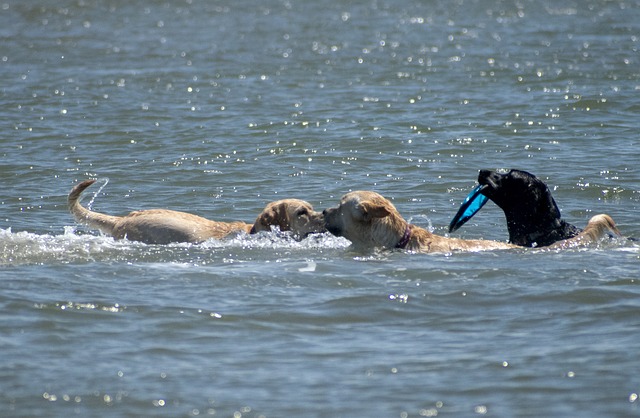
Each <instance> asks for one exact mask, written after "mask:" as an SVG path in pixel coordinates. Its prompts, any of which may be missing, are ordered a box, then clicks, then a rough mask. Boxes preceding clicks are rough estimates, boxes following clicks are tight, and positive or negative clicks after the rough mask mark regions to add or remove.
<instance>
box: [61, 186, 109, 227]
mask: <svg viewBox="0 0 640 418" xmlns="http://www.w3.org/2000/svg"><path fill="white" fill-rule="evenodd" d="M95 182H96V181H95V180H85V181H83V182H81V183H78V184H77V185H76V186H75V187H74V188H73V189H71V192H69V198H68V199H67V203H68V205H69V212H71V214H72V215H73V217H74V218H75V220H76V222H78V223H82V224H85V225H88V226H89V227H91V228H94V229H98V230H100V231H102V232H103V233H105V234H109V235H113V228H114V226H115V224H116V222H118V220H119V219H120V218H119V217H117V216H111V215H105V214H103V213H98V212H93V211H90V210H89V209H87V208H85V207H84V206H82V205H81V204H80V195H81V194H82V192H83V191H84V190H85V189H86V188H87V187H89V186H91V185H92V184H93V183H95Z"/></svg>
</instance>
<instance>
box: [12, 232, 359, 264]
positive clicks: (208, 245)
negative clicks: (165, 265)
mask: <svg viewBox="0 0 640 418" xmlns="http://www.w3.org/2000/svg"><path fill="white" fill-rule="evenodd" d="M349 245H350V243H349V241H347V240H345V239H343V238H338V237H334V236H332V235H330V234H328V233H327V234H318V235H311V236H309V237H308V238H306V239H304V240H302V241H296V240H295V239H294V238H293V237H292V236H291V235H290V234H288V233H284V232H280V231H272V232H268V233H259V234H255V235H247V234H240V235H238V236H236V237H233V238H229V239H225V240H214V239H211V240H208V241H205V242H203V243H200V244H190V243H176V244H169V245H149V244H144V243H140V242H134V241H129V240H116V239H113V238H112V237H108V236H104V235H92V234H78V233H76V231H75V228H74V227H65V230H64V233H62V234H59V235H51V234H35V233H31V232H13V231H12V230H11V228H8V229H0V266H3V265H5V266H6V265H21V264H58V263H61V264H65V263H68V264H70V263H89V262H110V261H114V262H139V261H142V262H145V261H146V262H164V261H174V262H175V261H186V262H189V260H191V259H201V258H202V257H204V256H209V257H211V256H215V255H216V254H223V253H225V252H226V253H229V252H230V251H232V252H238V251H240V252H248V253H252V254H254V255H255V253H263V252H265V250H271V251H272V250H278V251H300V252H304V251H308V250H316V251H317V250H318V249H343V248H346V247H348V246H349Z"/></svg>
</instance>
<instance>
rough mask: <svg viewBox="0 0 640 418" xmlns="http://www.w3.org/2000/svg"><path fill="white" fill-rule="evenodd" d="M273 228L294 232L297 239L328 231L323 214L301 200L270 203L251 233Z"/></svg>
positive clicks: (259, 216)
mask: <svg viewBox="0 0 640 418" xmlns="http://www.w3.org/2000/svg"><path fill="white" fill-rule="evenodd" d="M271 226H278V227H279V228H280V231H292V232H293V235H294V237H296V239H303V238H305V237H306V236H307V235H309V234H313V233H321V232H325V231H326V229H325V226H324V217H323V216H322V213H320V212H316V211H314V210H313V206H311V205H310V204H309V203H308V202H305V201H304V200H299V199H283V200H278V201H276V202H271V203H269V204H268V205H267V206H266V207H265V208H264V210H263V211H262V213H260V215H258V218H257V219H256V221H255V223H254V224H253V227H252V228H251V233H252V234H255V233H256V232H260V231H270V230H271Z"/></svg>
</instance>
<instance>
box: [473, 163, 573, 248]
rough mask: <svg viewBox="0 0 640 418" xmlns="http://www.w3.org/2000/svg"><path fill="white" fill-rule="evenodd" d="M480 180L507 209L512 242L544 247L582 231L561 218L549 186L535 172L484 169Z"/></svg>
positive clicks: (497, 202) (491, 197)
mask: <svg viewBox="0 0 640 418" xmlns="http://www.w3.org/2000/svg"><path fill="white" fill-rule="evenodd" d="M478 182H479V183H480V184H481V185H482V189H481V191H480V193H482V194H483V195H485V196H487V197H488V198H489V199H491V200H492V201H493V202H494V203H495V204H496V205H498V206H499V207H500V208H501V209H502V210H503V211H504V214H505V216H506V218H507V229H508V230H509V241H510V242H511V243H513V244H516V245H522V246H526V247H532V246H538V247H543V246H547V245H551V244H553V243H554V242H556V241H560V240H563V239H567V238H571V237H573V236H576V235H577V234H578V233H580V229H578V228H576V227H575V226H573V225H571V224H568V223H566V222H565V221H563V220H562V219H560V210H559V209H558V205H556V202H555V200H553V197H552V196H551V192H550V191H549V188H548V187H547V185H546V184H544V182H542V181H541V180H540V179H538V178H537V177H536V176H534V175H533V174H530V173H527V172H526V171H521V170H511V171H509V172H508V173H505V174H501V173H498V172H495V171H490V170H480V174H479V175H478Z"/></svg>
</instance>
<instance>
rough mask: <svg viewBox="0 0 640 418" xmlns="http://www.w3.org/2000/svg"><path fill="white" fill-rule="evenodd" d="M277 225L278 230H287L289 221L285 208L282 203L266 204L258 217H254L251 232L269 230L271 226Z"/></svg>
mask: <svg viewBox="0 0 640 418" xmlns="http://www.w3.org/2000/svg"><path fill="white" fill-rule="evenodd" d="M272 225H273V226H278V227H279V228H280V231H288V230H289V222H288V221H287V215H286V210H285V208H284V205H282V204H279V205H268V206H267V207H266V208H265V209H264V210H263V211H262V213H261V214H260V215H258V218H257V219H256V221H255V223H254V224H253V227H252V228H251V233H252V234H255V233H256V232H260V231H267V232H268V231H271V226H272Z"/></svg>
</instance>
